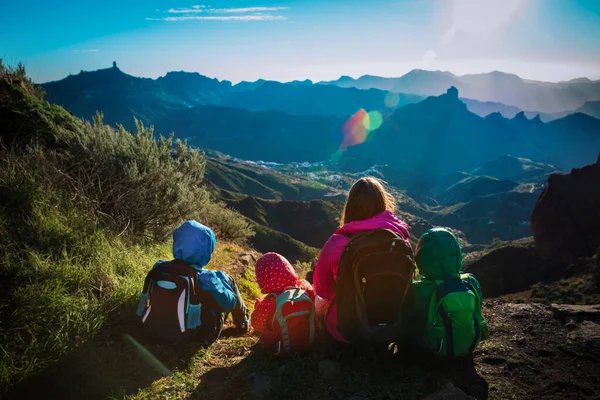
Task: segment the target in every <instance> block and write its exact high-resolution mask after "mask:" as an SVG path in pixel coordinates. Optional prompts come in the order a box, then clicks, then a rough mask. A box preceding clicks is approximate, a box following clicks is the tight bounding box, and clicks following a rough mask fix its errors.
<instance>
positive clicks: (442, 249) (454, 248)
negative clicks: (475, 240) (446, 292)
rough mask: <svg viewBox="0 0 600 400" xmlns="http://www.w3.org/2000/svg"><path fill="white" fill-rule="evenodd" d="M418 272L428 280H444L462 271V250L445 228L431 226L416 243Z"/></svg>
mask: <svg viewBox="0 0 600 400" xmlns="http://www.w3.org/2000/svg"><path fill="white" fill-rule="evenodd" d="M416 261H417V266H418V267H419V272H420V274H421V275H423V277H425V278H426V279H429V280H445V279H446V278H448V277H450V276H455V275H458V274H460V272H461V271H462V267H463V265H462V252H461V250H460V244H459V243H458V240H457V239H456V237H455V236H454V235H453V234H452V233H451V232H450V231H448V230H447V229H444V228H432V229H430V230H428V231H427V232H425V233H424V234H423V236H421V238H420V239H419V242H418V243H417V250H416Z"/></svg>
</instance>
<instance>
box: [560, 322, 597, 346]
mask: <svg viewBox="0 0 600 400" xmlns="http://www.w3.org/2000/svg"><path fill="white" fill-rule="evenodd" d="M596 340H600V325H598V324H596V323H595V322H591V321H583V322H582V323H581V324H579V326H578V327H577V329H575V330H573V331H571V332H569V334H568V335H567V341H569V342H571V343H572V342H585V343H588V342H591V341H596Z"/></svg>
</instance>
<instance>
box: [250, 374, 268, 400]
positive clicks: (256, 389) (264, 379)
mask: <svg viewBox="0 0 600 400" xmlns="http://www.w3.org/2000/svg"><path fill="white" fill-rule="evenodd" d="M249 378H250V382H251V384H252V394H254V395H255V396H256V397H259V398H264V397H265V396H266V395H267V393H269V391H270V390H271V377H270V376H269V375H267V374H263V373H260V372H255V373H253V374H251V375H250V376H249Z"/></svg>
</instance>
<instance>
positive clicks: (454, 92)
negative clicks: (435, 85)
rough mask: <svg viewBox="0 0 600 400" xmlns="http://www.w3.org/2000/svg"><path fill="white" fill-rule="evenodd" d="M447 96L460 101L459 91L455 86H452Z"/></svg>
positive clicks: (447, 91)
mask: <svg viewBox="0 0 600 400" xmlns="http://www.w3.org/2000/svg"><path fill="white" fill-rule="evenodd" d="M446 95H447V96H449V97H450V98H452V99H456V100H458V89H457V88H456V87H454V86H450V87H449V88H448V90H446Z"/></svg>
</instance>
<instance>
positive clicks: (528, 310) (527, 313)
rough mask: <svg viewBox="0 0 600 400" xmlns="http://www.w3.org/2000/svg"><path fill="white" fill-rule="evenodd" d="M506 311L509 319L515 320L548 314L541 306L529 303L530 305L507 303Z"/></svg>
mask: <svg viewBox="0 0 600 400" xmlns="http://www.w3.org/2000/svg"><path fill="white" fill-rule="evenodd" d="M506 311H507V312H508V314H509V315H510V316H511V317H513V318H517V319H521V318H529V317H531V316H533V315H544V314H549V313H548V311H547V310H546V307H545V306H543V305H541V304H537V303H530V304H512V303H509V304H507V305H506Z"/></svg>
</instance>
